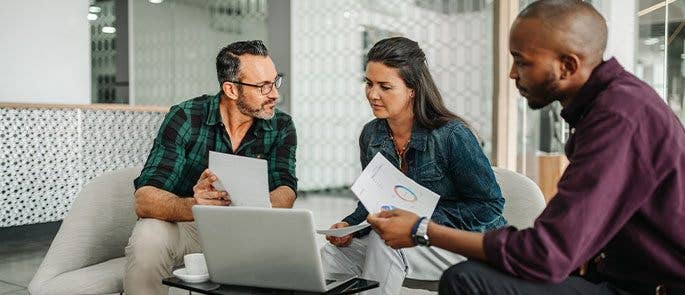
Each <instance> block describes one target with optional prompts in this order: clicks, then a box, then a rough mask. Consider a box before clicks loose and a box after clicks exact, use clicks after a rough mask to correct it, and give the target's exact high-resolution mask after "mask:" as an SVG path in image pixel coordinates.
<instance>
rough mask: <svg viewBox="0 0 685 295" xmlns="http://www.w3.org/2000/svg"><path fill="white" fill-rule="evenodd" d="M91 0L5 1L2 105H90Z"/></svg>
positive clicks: (0, 24)
mask: <svg viewBox="0 0 685 295" xmlns="http://www.w3.org/2000/svg"><path fill="white" fill-rule="evenodd" d="M88 3H89V2H88V0H62V1H54V0H3V1H2V8H1V9H0V39H2V45H0V67H1V68H2V74H0V102H21V103H90V27H89V25H88V20H87V19H86V15H87V14H88Z"/></svg>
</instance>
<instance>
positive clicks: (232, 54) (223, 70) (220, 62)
mask: <svg viewBox="0 0 685 295" xmlns="http://www.w3.org/2000/svg"><path fill="white" fill-rule="evenodd" d="M243 54H250V55H259V56H268V55H269V52H268V50H267V49H266V46H264V42H262V41H261V40H252V41H239V42H233V43H231V44H228V45H227V46H226V47H224V48H222V49H221V51H219V54H218V55H217V56H216V76H217V78H218V79H219V88H221V85H223V84H224V82H227V81H236V80H237V79H238V78H240V77H238V74H239V71H240V59H239V58H238V57H239V56H241V55H243Z"/></svg>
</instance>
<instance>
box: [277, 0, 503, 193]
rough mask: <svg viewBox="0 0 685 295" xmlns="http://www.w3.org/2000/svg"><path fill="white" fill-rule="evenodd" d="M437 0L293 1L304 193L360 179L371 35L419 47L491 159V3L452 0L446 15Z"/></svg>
mask: <svg viewBox="0 0 685 295" xmlns="http://www.w3.org/2000/svg"><path fill="white" fill-rule="evenodd" d="M434 2H436V1H408V0H373V1H371V0H340V1H318V0H298V1H292V14H293V15H292V38H293V40H296V41H294V42H293V43H292V44H293V45H292V58H293V62H292V65H293V67H292V78H291V79H290V81H292V85H293V86H292V87H293V88H292V89H293V98H292V105H291V110H292V114H293V117H294V118H295V123H296V125H297V128H298V140H299V142H298V167H297V172H298V177H300V180H301V182H300V184H299V186H300V187H301V188H302V189H304V190H312V189H324V188H330V187H345V186H348V185H350V184H351V183H352V182H353V181H354V179H355V178H356V176H357V175H358V174H359V170H360V166H359V147H358V142H357V140H358V136H359V132H360V131H361V127H362V126H363V124H364V123H366V122H368V121H369V120H371V119H372V114H371V110H370V108H369V107H368V103H367V102H366V100H365V96H364V91H363V84H362V77H363V66H362V63H363V62H362V57H363V56H364V54H365V53H366V52H365V51H366V50H365V49H364V48H365V46H366V45H368V44H365V42H364V40H365V37H368V36H369V35H370V33H374V34H376V33H377V32H384V33H382V34H380V35H383V34H390V35H395V34H401V35H404V36H406V37H409V38H412V39H414V40H416V41H418V42H419V44H420V45H421V47H422V48H423V49H424V51H425V52H426V54H427V57H428V63H429V67H430V69H431V72H432V73H433V75H434V78H435V80H436V83H437V84H438V87H439V88H440V90H441V92H442V94H443V96H444V98H445V101H446V104H447V106H448V107H449V108H450V109H451V110H453V111H455V112H456V113H457V114H459V115H461V116H463V117H464V118H465V119H467V120H468V121H470V122H471V123H472V125H473V127H474V129H475V130H476V131H477V133H478V134H479V135H480V138H481V140H482V141H483V142H484V143H485V144H486V152H487V153H488V154H489V150H490V144H491V133H492V131H491V130H492V126H491V125H492V124H491V121H492V85H493V82H492V37H491V36H492V17H493V16H492V14H493V13H492V10H493V8H492V3H491V1H480V0H476V1H452V2H455V3H454V4H450V3H451V2H450V3H448V6H447V10H441V9H437V8H436V7H437V6H436V5H437V4H436V3H434ZM438 2H440V3H442V2H444V1H438ZM448 2H449V1H448ZM449 5H453V6H454V8H452V6H449ZM440 7H442V6H440Z"/></svg>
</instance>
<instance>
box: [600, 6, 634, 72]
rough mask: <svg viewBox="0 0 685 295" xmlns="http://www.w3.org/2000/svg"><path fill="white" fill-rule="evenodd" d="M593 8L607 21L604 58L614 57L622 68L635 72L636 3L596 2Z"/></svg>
mask: <svg viewBox="0 0 685 295" xmlns="http://www.w3.org/2000/svg"><path fill="white" fill-rule="evenodd" d="M597 2H598V3H597V4H595V7H596V8H597V9H598V10H599V11H600V12H601V13H602V15H603V16H604V18H605V19H606V21H607V27H608V28H609V32H608V33H609V36H608V42H607V50H606V52H605V54H604V55H605V58H609V57H612V56H613V57H616V60H618V62H620V63H621V65H623V67H624V68H625V69H626V70H628V71H631V72H633V71H634V70H635V50H636V49H635V48H636V46H637V40H636V39H637V23H636V22H637V16H636V12H637V7H636V3H635V2H636V1H624V0H621V1H615V0H614V1H606V0H604V1H597Z"/></svg>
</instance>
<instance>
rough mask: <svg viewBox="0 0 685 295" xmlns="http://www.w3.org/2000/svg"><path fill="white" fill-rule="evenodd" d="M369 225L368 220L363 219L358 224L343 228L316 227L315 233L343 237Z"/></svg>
mask: <svg viewBox="0 0 685 295" xmlns="http://www.w3.org/2000/svg"><path fill="white" fill-rule="evenodd" d="M369 226H371V225H370V224H369V223H368V222H366V221H364V222H362V223H360V224H357V225H351V226H348V227H343V228H335V229H318V230H316V233H317V234H321V235H327V236H333V237H344V236H346V235H349V234H351V233H353V232H356V231H360V230H362V229H365V228H367V227H369Z"/></svg>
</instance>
